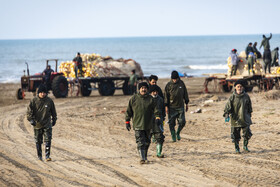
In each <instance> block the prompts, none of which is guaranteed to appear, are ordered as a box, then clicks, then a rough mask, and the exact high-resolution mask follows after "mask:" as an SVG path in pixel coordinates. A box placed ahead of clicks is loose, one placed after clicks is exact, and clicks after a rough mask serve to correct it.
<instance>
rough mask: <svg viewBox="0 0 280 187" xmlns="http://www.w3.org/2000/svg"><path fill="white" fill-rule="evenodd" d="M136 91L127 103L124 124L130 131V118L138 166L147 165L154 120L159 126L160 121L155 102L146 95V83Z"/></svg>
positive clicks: (140, 84)
mask: <svg viewBox="0 0 280 187" xmlns="http://www.w3.org/2000/svg"><path fill="white" fill-rule="evenodd" d="M138 89H139V93H137V94H134V95H133V96H132V97H131V98H130V100H129V102H128V106H127V110H126V116H125V124H126V129H127V130H128V131H130V129H131V125H130V119H131V118H132V122H133V129H134V130H135V138H136V143H137V150H138V152H139V155H140V158H141V160H140V164H145V163H148V159H147V155H148V149H149V146H150V143H151V138H150V136H151V129H152V126H153V123H154V120H155V123H156V124H160V120H161V119H160V111H159V108H158V104H157V101H156V100H155V99H153V97H152V96H151V95H150V94H149V93H148V89H149V86H148V83H146V82H141V83H139V84H138Z"/></svg>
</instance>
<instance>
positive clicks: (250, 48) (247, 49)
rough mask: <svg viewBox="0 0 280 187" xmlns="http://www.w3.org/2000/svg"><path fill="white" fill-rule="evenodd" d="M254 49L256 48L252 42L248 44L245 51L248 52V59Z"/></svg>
mask: <svg viewBox="0 0 280 187" xmlns="http://www.w3.org/2000/svg"><path fill="white" fill-rule="evenodd" d="M253 51H254V49H253V47H252V43H251V42H250V43H249V44H248V46H247V47H246V49H245V52H246V60H247V59H248V55H249V53H250V52H253Z"/></svg>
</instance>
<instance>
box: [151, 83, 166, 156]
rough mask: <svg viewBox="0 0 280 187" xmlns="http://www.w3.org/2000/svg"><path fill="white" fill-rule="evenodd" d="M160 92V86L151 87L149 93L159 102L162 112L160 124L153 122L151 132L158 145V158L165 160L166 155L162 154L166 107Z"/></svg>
mask: <svg viewBox="0 0 280 187" xmlns="http://www.w3.org/2000/svg"><path fill="white" fill-rule="evenodd" d="M159 90H160V87H159V86H158V85H151V86H150V88H149V93H150V95H151V96H152V97H153V99H154V100H155V101H156V102H157V104H158V108H159V110H160V120H159V121H158V122H160V123H159V124H157V123H156V120H155V119H154V120H153V122H154V123H153V126H152V130H151V135H152V136H154V138H155V141H156V143H157V157H158V158H163V157H164V155H163V154H161V152H162V147H163V142H164V138H165V136H164V135H163V132H164V129H163V122H164V119H165V107H164V101H163V98H162V97H160V96H159V95H158V93H159Z"/></svg>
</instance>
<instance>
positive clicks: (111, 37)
mask: <svg viewBox="0 0 280 187" xmlns="http://www.w3.org/2000/svg"><path fill="white" fill-rule="evenodd" d="M267 34H270V33H266V34H265V35H267ZM279 34H280V33H275V34H273V35H279ZM252 35H261V36H262V35H263V34H256V33H255V34H205V35H162V36H100V37H73V38H69V37H65V38H55V37H54V38H10V39H1V38H0V40H2V41H4V40H57V39H117V38H161V37H162V38H163V37H200V36H252Z"/></svg>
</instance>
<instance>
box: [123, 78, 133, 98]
mask: <svg viewBox="0 0 280 187" xmlns="http://www.w3.org/2000/svg"><path fill="white" fill-rule="evenodd" d="M122 90H123V94H124V95H131V94H130V90H129V87H128V81H124V83H123V87H122Z"/></svg>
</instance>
